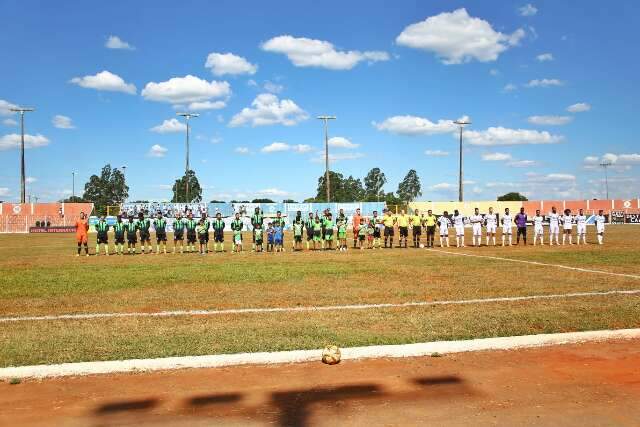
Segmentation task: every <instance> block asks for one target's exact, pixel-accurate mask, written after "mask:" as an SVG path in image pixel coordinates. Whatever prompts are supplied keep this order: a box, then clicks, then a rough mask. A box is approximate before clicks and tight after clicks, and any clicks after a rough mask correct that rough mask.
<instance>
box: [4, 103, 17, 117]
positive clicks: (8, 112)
mask: <svg viewBox="0 0 640 427" xmlns="http://www.w3.org/2000/svg"><path fill="white" fill-rule="evenodd" d="M12 108H18V106H17V105H16V104H12V103H11V102H9V101H5V100H4V99H0V116H12V115H14V114H15V112H14V111H11V109H12Z"/></svg>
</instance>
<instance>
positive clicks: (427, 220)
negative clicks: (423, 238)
mask: <svg viewBox="0 0 640 427" xmlns="http://www.w3.org/2000/svg"><path fill="white" fill-rule="evenodd" d="M436 221H437V218H436V216H435V215H434V214H433V212H432V211H431V209H429V210H428V211H427V216H426V217H424V225H425V227H426V228H427V248H432V247H433V240H434V238H435V236H436Z"/></svg>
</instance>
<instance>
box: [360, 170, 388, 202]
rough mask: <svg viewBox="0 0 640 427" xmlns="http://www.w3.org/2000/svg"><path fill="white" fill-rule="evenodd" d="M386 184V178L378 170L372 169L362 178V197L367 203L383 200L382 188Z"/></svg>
mask: <svg viewBox="0 0 640 427" xmlns="http://www.w3.org/2000/svg"><path fill="white" fill-rule="evenodd" d="M386 183H387V177H386V176H385V175H384V172H382V171H381V170H380V168H373V169H371V170H370V171H369V173H367V176H365V177H364V195H365V198H366V200H367V201H371V202H373V201H378V200H380V199H384V191H382V187H384V185H385V184H386Z"/></svg>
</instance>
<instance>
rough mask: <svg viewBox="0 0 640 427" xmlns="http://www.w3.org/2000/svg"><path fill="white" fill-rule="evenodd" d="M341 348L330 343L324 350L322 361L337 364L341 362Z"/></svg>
mask: <svg viewBox="0 0 640 427" xmlns="http://www.w3.org/2000/svg"><path fill="white" fill-rule="evenodd" d="M340 358H341V354H340V349H339V348H338V346H336V345H328V346H326V347H325V348H324V350H322V363H326V364H327V365H336V364H338V363H340Z"/></svg>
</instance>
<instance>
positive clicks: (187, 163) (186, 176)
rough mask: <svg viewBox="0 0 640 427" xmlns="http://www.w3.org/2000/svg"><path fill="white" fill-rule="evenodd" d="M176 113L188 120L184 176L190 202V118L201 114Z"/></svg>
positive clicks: (187, 199)
mask: <svg viewBox="0 0 640 427" xmlns="http://www.w3.org/2000/svg"><path fill="white" fill-rule="evenodd" d="M176 115H178V116H181V117H184V119H185V121H186V122H187V161H186V166H185V169H184V176H185V179H186V183H185V193H186V196H187V198H186V201H187V203H189V202H190V201H191V200H190V199H189V177H188V174H189V120H190V119H191V118H192V117H200V114H198V113H176Z"/></svg>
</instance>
